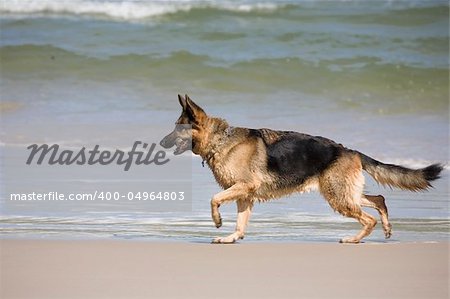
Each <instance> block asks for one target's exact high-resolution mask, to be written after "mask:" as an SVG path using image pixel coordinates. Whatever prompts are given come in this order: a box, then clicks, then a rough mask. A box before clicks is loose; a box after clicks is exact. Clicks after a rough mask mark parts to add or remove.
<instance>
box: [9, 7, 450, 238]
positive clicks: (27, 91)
mask: <svg viewBox="0 0 450 299" xmlns="http://www.w3.org/2000/svg"><path fill="white" fill-rule="evenodd" d="M0 71H1V80H0V90H1V92H0V99H1V103H0V112H1V120H0V123H1V129H0V141H1V147H2V148H3V150H2V159H3V161H5V159H9V158H10V157H8V156H6V154H5V153H6V152H7V149H8V150H9V149H11V148H14V147H23V146H27V145H28V144H30V142H31V141H33V140H34V139H33V138H35V133H36V131H34V129H33V128H34V127H37V126H39V127H40V128H42V127H44V128H45V127H46V126H48V127H49V128H52V130H49V133H48V135H47V136H46V139H45V141H46V142H48V143H51V142H60V143H63V144H68V145H70V144H73V143H77V144H78V143H79V142H80V139H76V140H75V139H74V138H72V137H71V136H67V134H64V130H65V127H66V126H73V125H78V124H83V125H85V124H88V125H92V126H94V127H95V125H102V126H104V125H105V124H114V125H121V126H122V127H124V128H126V126H127V125H132V126H136V125H142V126H151V125H152V124H155V123H158V122H159V123H160V122H168V123H173V122H175V120H176V118H177V116H178V115H177V114H178V113H179V106H178V102H177V100H176V95H177V93H182V94H184V93H188V94H189V95H190V96H191V97H192V98H193V99H194V100H196V101H197V102H198V103H199V104H201V105H202V106H204V107H205V109H206V111H207V112H211V113H212V114H214V115H219V116H221V117H225V118H227V119H228V120H229V121H230V122H231V123H232V124H234V125H242V126H247V127H273V128H279V129H289V130H297V131H302V132H306V133H310V134H316V135H323V136H326V137H329V138H331V139H334V140H336V141H338V142H342V143H343V144H345V145H347V146H348V147H351V148H354V149H358V150H360V151H362V152H364V153H367V154H369V155H371V156H373V157H375V158H377V159H380V160H383V161H386V162H395V163H400V164H403V165H407V166H412V167H419V166H424V165H426V164H428V163H432V162H443V163H448V160H449V159H448V141H449V122H448V115H449V110H448V107H449V5H448V1H388V0H386V1H384V0H380V1H378V0H377V1H363V0H361V1H307V0H305V1H276V0H271V1H270V0H267V1H266V0H264V1H250V0H248V1H246V0H239V1H221V0H217V1H196V0H191V1H181V0H180V1H147V0H137V1H122V0H85V1H81V0H73V1H57V0H40V1H31V2H30V1H24V2H21V1H10V0H3V1H1V2H0ZM54 128H58V130H59V131H58V130H57V132H55V130H54ZM112 134H116V135H115V137H118V136H119V137H120V134H119V133H112ZM194 165H197V166H199V165H200V161H199V160H197V159H195V160H194ZM24 171H26V168H24ZM193 172H194V173H193V190H194V197H195V198H194V211H193V212H192V213H185V214H174V215H172V214H170V215H169V214H157V215H140V216H139V215H116V214H108V215H102V216H101V217H99V216H98V214H96V215H78V216H79V217H75V218H73V219H72V218H70V219H72V220H70V219H69V218H67V215H47V214H46V213H45V211H41V212H39V211H36V213H35V214H32V215H17V214H14V215H10V214H8V213H6V212H3V213H2V218H1V221H0V229H1V231H2V234H3V235H4V236H7V237H10V236H28V237H30V236H31V237H33V236H34V237H36V236H38V237H39V236H45V237H49V236H56V237H58V236H60V237H68V236H69V237H89V236H92V237H117V238H136V239H152V238H164V239H172V238H174V239H187V240H205V239H206V240H209V236H212V235H216V234H218V232H217V231H216V230H215V229H214V228H213V226H212V223H211V221H210V219H209V211H208V208H209V198H210V197H211V196H212V194H213V193H214V192H217V191H218V190H219V189H218V187H217V186H216V185H215V183H214V181H213V178H212V175H211V174H210V172H209V171H208V170H207V169H206V168H201V167H194V168H193ZM3 184H4V182H3ZM367 188H368V189H369V190H370V191H371V192H378V193H380V192H381V193H383V194H386V197H387V198H389V200H390V204H389V205H390V206H391V217H392V218H393V219H394V233H395V229H396V228H397V229H398V230H399V232H398V234H397V236H398V237H396V238H397V240H400V241H402V240H406V239H407V240H415V239H421V240H443V239H446V238H448V229H449V221H448V217H449V211H448V205H449V202H448V197H449V191H448V170H447V169H446V170H445V173H444V176H443V179H442V180H441V181H439V182H438V183H437V185H436V188H435V189H433V190H431V191H429V192H427V193H421V194H414V195H411V194H409V193H406V192H397V191H395V192H393V191H389V190H380V189H378V187H377V186H376V185H375V184H374V183H373V182H370V181H369V184H368V187H367ZM2 200H5V198H2ZM224 211H225V215H227V216H226V217H227V219H228V221H227V222H226V223H225V230H226V232H228V231H230V230H232V228H233V224H232V221H233V220H234V216H233V215H234V207H224ZM227 213H228V214H227ZM52 217H53V218H52ZM224 218H225V217H224ZM105 219H106V220H105ZM252 223H254V224H253V226H252V225H251V226H250V229H249V235H250V239H251V240H252V238H253V240H260V239H261V240H264V239H268V238H270V239H274V240H281V241H289V240H294V241H298V240H314V241H334V240H337V239H339V237H341V236H342V234H344V235H345V234H347V233H350V232H349V230H352V231H353V230H356V229H357V225H356V224H355V225H353V224H351V223H353V222H352V221H350V222H349V221H347V220H344V218H342V217H341V216H338V215H336V214H333V212H332V211H331V209H330V208H328V206H327V205H326V203H325V202H324V201H323V200H322V199H320V197H319V196H318V195H306V196H305V195H303V196H294V198H291V199H283V200H282V201H277V202H274V203H271V204H267V205H261V206H258V207H256V208H255V217H254V220H253V221H252ZM89 225H91V226H89ZM86 227H89V229H86ZM224 233H225V232H222V234H224ZM252 234H253V235H252ZM252 236H253V237H252ZM394 236H396V235H394ZM374 239H375V240H381V239H382V233H381V230H380V229H379V230H378V232H377V234H376V235H375V237H374Z"/></svg>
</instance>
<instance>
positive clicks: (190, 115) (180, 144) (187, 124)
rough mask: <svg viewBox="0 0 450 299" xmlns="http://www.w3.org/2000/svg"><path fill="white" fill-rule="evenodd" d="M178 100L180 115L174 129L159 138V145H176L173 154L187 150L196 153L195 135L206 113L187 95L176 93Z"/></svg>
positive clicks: (165, 146) (204, 119)
mask: <svg viewBox="0 0 450 299" xmlns="http://www.w3.org/2000/svg"><path fill="white" fill-rule="evenodd" d="M178 101H179V102H180V105H181V107H182V108H183V110H182V111H181V115H180V117H179V118H178V120H177V121H176V123H175V129H174V130H173V131H172V133H170V134H169V135H167V136H166V137H164V138H163V139H162V140H161V142H160V145H161V146H162V147H164V148H171V147H173V146H174V145H176V148H175V151H174V154H175V155H179V154H182V153H184V152H185V151H187V150H192V151H193V152H194V153H195V154H198V150H197V147H196V136H198V135H199V133H200V132H201V129H202V124H204V123H205V121H206V119H207V116H206V113H205V111H203V109H202V108H200V106H198V105H197V104H195V103H194V101H192V100H191V99H190V98H189V96H188V95H186V96H185V97H183V96H182V95H178Z"/></svg>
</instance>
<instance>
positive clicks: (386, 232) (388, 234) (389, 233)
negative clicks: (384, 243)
mask: <svg viewBox="0 0 450 299" xmlns="http://www.w3.org/2000/svg"><path fill="white" fill-rule="evenodd" d="M383 229H384V237H385V238H386V239H389V238H390V237H391V236H392V225H391V224H388V225H387V226H386V227H383Z"/></svg>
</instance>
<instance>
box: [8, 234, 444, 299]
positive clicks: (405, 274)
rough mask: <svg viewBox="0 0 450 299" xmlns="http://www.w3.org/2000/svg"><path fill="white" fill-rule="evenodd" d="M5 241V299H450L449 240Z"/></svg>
mask: <svg viewBox="0 0 450 299" xmlns="http://www.w3.org/2000/svg"><path fill="white" fill-rule="evenodd" d="M0 242H1V294H0V295H1V296H0V297H1V298H5V299H6V298H46V299H49V298H58V299H62V298H448V296H449V291H448V283H449V243H408V244H389V243H388V244H359V245H341V244H277V243H271V244H262V243H245V242H244V243H241V244H237V245H210V244H193V243H146V242H125V241H123V242H120V241H40V240H1V241H0Z"/></svg>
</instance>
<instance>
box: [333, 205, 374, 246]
mask: <svg viewBox="0 0 450 299" xmlns="http://www.w3.org/2000/svg"><path fill="white" fill-rule="evenodd" d="M345 216H347V217H352V218H355V219H356V220H358V222H359V223H361V225H362V226H363V229H362V230H361V231H360V232H359V233H358V234H357V235H356V236H353V237H346V238H342V239H341V240H340V241H339V242H340V243H359V242H360V241H361V239H362V238H364V237H367V236H368V235H370V233H371V232H372V230H373V228H374V227H375V225H376V224H377V220H376V219H375V218H374V217H373V216H372V215H370V214H369V213H366V212H364V211H362V210H361V211H359V212H356V213H350V214H347V215H345Z"/></svg>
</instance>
